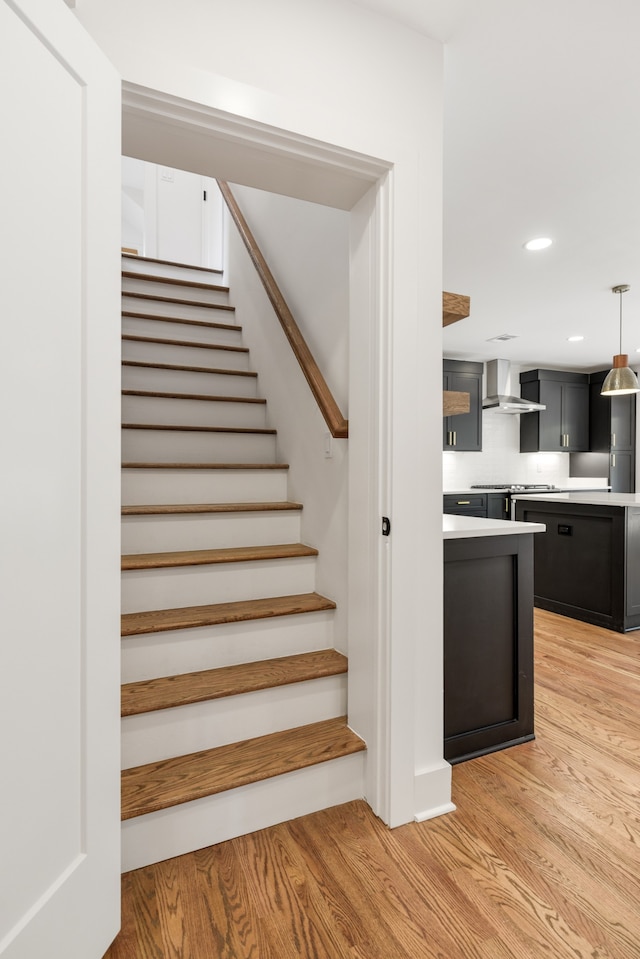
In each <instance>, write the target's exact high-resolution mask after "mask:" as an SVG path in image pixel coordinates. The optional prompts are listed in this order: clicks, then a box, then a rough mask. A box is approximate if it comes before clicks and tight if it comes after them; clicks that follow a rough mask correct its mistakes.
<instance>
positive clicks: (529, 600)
mask: <svg viewBox="0 0 640 959" xmlns="http://www.w3.org/2000/svg"><path fill="white" fill-rule="evenodd" d="M442 523H443V538H444V757H445V759H447V760H448V761H449V762H461V761H462V760H465V759H472V758H473V757H475V756H481V755H483V754H484V753H489V752H493V751H494V750H497V749H504V748H506V747H507V746H514V745H516V744H517V743H523V742H526V741H527V740H529V739H533V738H534V728H533V541H534V534H535V533H538V532H543V531H544V525H542V524H541V523H538V522H536V523H529V522H511V521H509V520H493V519H483V518H480V517H472V516H454V515H447V514H445V515H443V517H442Z"/></svg>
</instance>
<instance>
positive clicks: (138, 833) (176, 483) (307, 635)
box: [122, 255, 365, 871]
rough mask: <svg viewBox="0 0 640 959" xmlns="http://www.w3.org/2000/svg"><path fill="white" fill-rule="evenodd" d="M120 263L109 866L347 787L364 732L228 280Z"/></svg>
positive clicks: (256, 822) (303, 807)
mask: <svg viewBox="0 0 640 959" xmlns="http://www.w3.org/2000/svg"><path fill="white" fill-rule="evenodd" d="M122 277H123V301H122V303H123V306H122V310H123V313H122V317H123V391H122V392H123V397H122V412H123V422H122V428H123V441H122V449H123V470H122V473H123V494H122V502H123V506H122V551H123V557H122V609H123V615H122V670H123V676H122V679H123V687H122V759H123V773H122V818H123V870H125V871H126V870H130V869H135V868H139V867H140V866H144V865H147V864H149V863H152V862H158V861H160V860H163V859H166V858H169V857H172V856H176V855H180V854H181V853H184V852H187V851H190V850H193V849H198V848H201V847H203V846H208V845H212V844H214V843H217V842H221V841H223V840H225V839H229V838H232V837H234V836H238V835H241V834H243V833H247V832H252V831H254V830H256V829H261V828H264V827H266V826H269V825H273V824H275V823H277V822H282V821H284V820H287V819H292V818H295V817H296V816H300V815H304V814H306V813H308V812H312V811H315V810H318V809H321V808H326V807H328V806H331V805H335V804H337V803H342V802H346V801H349V800H351V799H353V798H358V797H361V796H362V783H363V755H364V754H363V750H364V748H365V745H364V743H363V742H362V740H361V739H359V738H358V737H357V736H356V735H355V734H354V733H353V732H352V731H351V730H350V729H349V727H348V725H347V719H346V712H347V704H346V689H347V687H346V671H347V660H346V658H345V656H344V655H343V654H342V653H340V652H338V651H337V650H336V649H335V648H334V637H333V612H332V611H333V610H334V609H335V604H334V603H333V602H332V601H331V600H330V599H328V598H326V597H324V596H321V595H319V594H318V593H317V592H316V591H315V566H316V562H317V550H315V549H314V548H313V547H312V546H309V545H306V544H305V543H304V542H303V541H302V540H303V537H301V532H300V530H301V516H302V505H301V504H299V503H295V502H290V501H289V500H288V498H287V470H288V467H287V464H286V463H283V462H279V461H278V451H277V435H276V431H275V430H274V429H273V428H271V427H270V426H269V424H268V418H267V408H266V401H265V400H264V399H263V398H261V397H259V396H258V395H257V394H258V377H257V374H256V373H255V372H254V371H252V370H251V369H250V360H249V351H248V349H247V347H246V346H245V345H244V344H243V341H242V330H241V328H240V327H239V326H237V325H236V324H235V316H234V310H233V307H232V306H230V305H229V302H228V300H229V291H228V289H227V288H226V287H223V286H222V285H220V283H219V280H220V276H219V275H216V274H215V272H214V271H205V270H202V269H200V268H194V267H185V266H180V265H176V264H167V263H163V262H159V261H156V260H145V259H144V258H141V257H137V256H133V257H132V256H129V255H125V256H123V272H122ZM338 645H340V644H338Z"/></svg>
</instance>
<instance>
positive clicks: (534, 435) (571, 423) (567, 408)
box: [520, 370, 589, 453]
mask: <svg viewBox="0 0 640 959" xmlns="http://www.w3.org/2000/svg"><path fill="white" fill-rule="evenodd" d="M520 387H521V389H520V392H521V395H522V397H523V399H527V400H533V401H534V402H535V403H542V404H543V405H544V406H545V407H546V409H545V410H542V411H540V412H537V413H525V414H523V415H522V416H521V417H520V452H521V453H538V452H545V453H583V452H586V451H587V450H588V449H589V374H588V373H569V372H564V371H561V370H528V371H527V372H526V373H521V374H520Z"/></svg>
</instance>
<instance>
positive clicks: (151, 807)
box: [122, 717, 365, 819]
mask: <svg viewBox="0 0 640 959" xmlns="http://www.w3.org/2000/svg"><path fill="white" fill-rule="evenodd" d="M363 749H365V744H364V743H363V741H362V740H361V739H360V738H359V737H358V736H356V735H355V733H353V732H352V731H351V730H350V729H349V727H348V726H347V724H346V719H345V717H339V718H336V719H328V720H324V721H323V722H318V723H312V724H310V725H308V726H300V727H298V728H296V729H288V730H285V731H284V732H278V733H269V734H268V735H266V736H258V737H256V738H255V739H249V740H245V741H244V742H239V743H232V744H231V745H229V746H218V747H217V748H215V749H206V750H202V751H201V752H197V753H191V754H190V755H188V756H177V757H175V758H173V759H165V760H162V761H160V762H156V763H148V764H146V765H145V766H136V767H133V768H131V769H125V770H124V771H123V773H122V818H123V819H131V818H133V817H134V816H142V815H145V814H146V813H149V812H156V811H157V810H159V809H166V808H167V807H169V806H176V805H179V804H180V803H185V802H191V801H192V800H193V799H201V798H202V797H203V796H212V795H214V794H215V793H219V792H224V791H225V790H227V789H235V788H237V787H238V786H245V785H247V784H249V783H253V782H260V781H261V780H263V779H270V778H271V777H272V776H280V775H282V774H284V773H287V772H292V771H293V770H296V769H305V768H306V767H307V766H313V765H315V764H317V763H320V762H326V761H328V760H330V759H336V758H338V757H340V756H348V755H351V754H353V753H355V752H360V751H361V750H363Z"/></svg>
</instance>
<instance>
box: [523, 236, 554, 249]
mask: <svg viewBox="0 0 640 959" xmlns="http://www.w3.org/2000/svg"><path fill="white" fill-rule="evenodd" d="M552 243H553V240H550V239H549V237H548V236H538V237H536V238H535V239H533V240H527V242H526V243H525V244H524V248H525V250H546V249H547V247H548V246H551V244H552Z"/></svg>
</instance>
